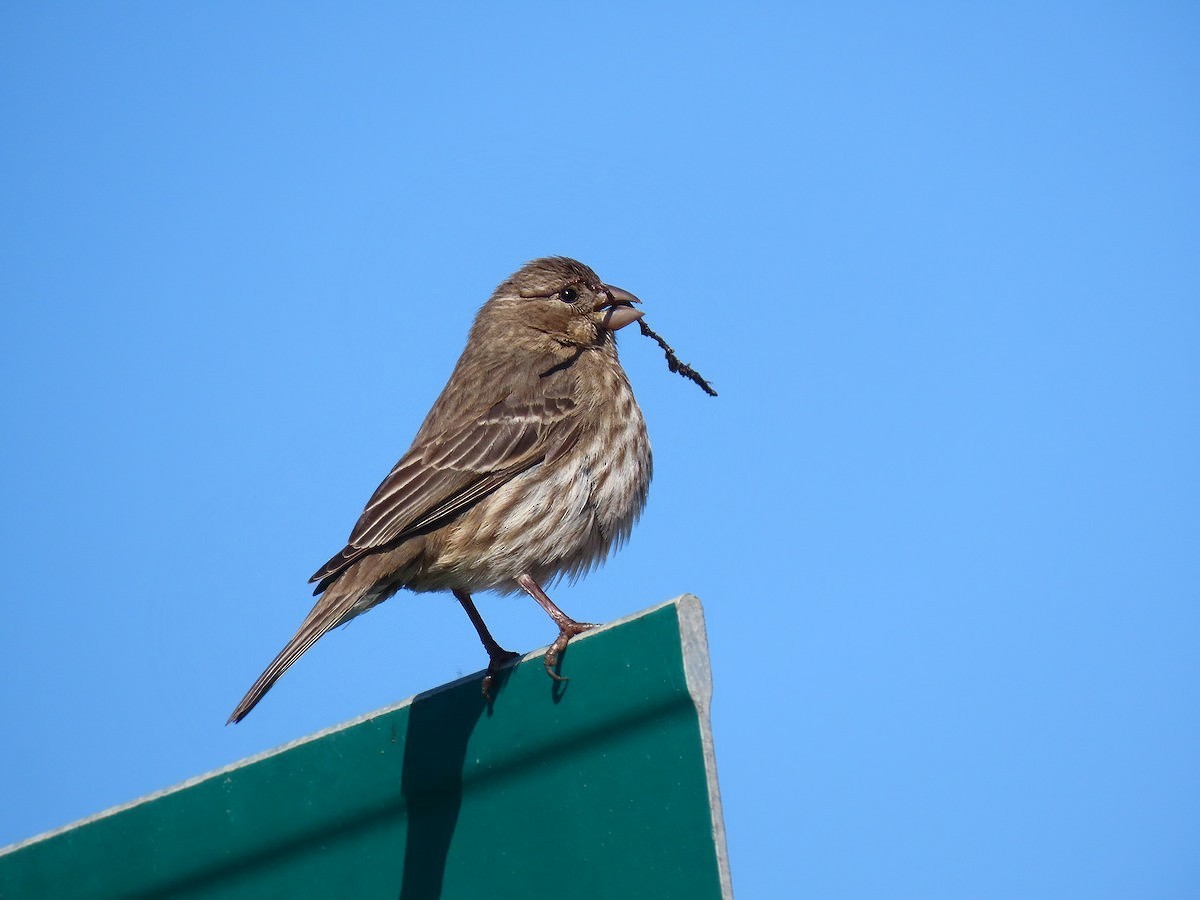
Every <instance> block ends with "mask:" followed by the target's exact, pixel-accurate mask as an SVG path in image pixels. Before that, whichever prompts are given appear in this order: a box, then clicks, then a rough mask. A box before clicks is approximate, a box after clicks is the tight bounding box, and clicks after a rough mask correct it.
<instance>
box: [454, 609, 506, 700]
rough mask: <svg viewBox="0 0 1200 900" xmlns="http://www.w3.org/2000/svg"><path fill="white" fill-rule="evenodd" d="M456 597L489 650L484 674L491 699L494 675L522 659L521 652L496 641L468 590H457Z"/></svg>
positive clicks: (486, 691)
mask: <svg viewBox="0 0 1200 900" xmlns="http://www.w3.org/2000/svg"><path fill="white" fill-rule="evenodd" d="M454 597H455V599H456V600H458V602H459V603H461V604H462V608H463V609H465V610H466V611H467V617H468V618H469V619H470V620H471V624H472V625H474V626H475V631H476V632H478V634H479V640H480V641H482V642H483V649H484V650H486V651H487V655H488V667H487V674H486V675H484V676H483V696H485V697H487V698H488V699H489V700H490V699H491V698H492V695H491V693H490V691H491V688H492V678H493V676H494V675H495V674H496V673H497V672H499V671H500V670H501V669H502V668H504V666H505V665H506V664H507V663H510V662H512V661H513V660H514V659H520V657H521V654H520V653H513V652H512V651H511V650H505V649H504V648H503V647H501V646H500V645H499V644H497V643H496V639H495V638H494V637H492V633H491V632H490V631H488V627H487V625H485V624H484V622H483V616H481V615H480V614H479V610H477V609H476V608H475V601H474V600H472V599H471V595H470V594H468V593H467V592H466V591H455V592H454Z"/></svg>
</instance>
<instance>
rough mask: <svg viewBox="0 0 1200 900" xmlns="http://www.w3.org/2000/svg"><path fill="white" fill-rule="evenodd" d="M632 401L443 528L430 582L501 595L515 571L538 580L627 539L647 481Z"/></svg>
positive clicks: (642, 431) (593, 561)
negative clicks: (564, 450)
mask: <svg viewBox="0 0 1200 900" xmlns="http://www.w3.org/2000/svg"><path fill="white" fill-rule="evenodd" d="M632 399H633V398H632V394H630V395H629V402H628V404H625V403H619V404H618V409H619V410H620V412H622V413H623V415H620V416H616V417H612V419H611V421H610V422H609V424H608V425H607V426H603V425H601V426H598V427H595V428H592V429H590V430H589V431H588V432H586V433H585V434H583V435H581V436H580V438H579V440H578V441H577V443H576V444H575V446H574V447H573V448H572V449H571V450H570V451H569V452H568V453H566V454H564V455H563V456H561V457H559V458H558V459H555V460H552V461H549V462H544V463H541V464H539V465H536V466H534V467H533V468H531V469H529V470H528V471H526V472H524V473H522V474H521V475H519V476H517V477H516V478H514V479H513V480H512V481H510V482H509V483H508V484H506V485H505V486H503V487H501V488H500V489H499V490H497V491H496V492H495V493H493V494H491V495H489V496H488V497H486V498H484V499H483V500H481V501H480V502H479V503H478V504H476V505H475V506H474V507H473V508H472V509H471V510H470V511H469V512H467V513H466V514H465V515H463V516H462V518H461V519H459V520H458V522H456V523H455V524H454V525H453V526H451V527H449V528H448V529H447V530H446V534H445V540H444V543H443V544H442V546H441V547H440V549H439V551H438V553H437V555H436V559H434V560H430V561H429V563H430V565H429V567H428V569H427V570H426V575H427V577H429V578H430V579H431V580H432V582H433V583H431V584H430V585H429V588H434V589H436V588H437V587H438V586H440V584H441V583H444V584H445V585H447V586H454V587H460V588H464V589H466V590H488V589H493V590H498V591H501V592H505V593H506V592H510V591H513V590H517V586H516V584H515V583H514V579H515V578H516V577H517V576H519V575H522V574H529V575H531V576H532V577H533V578H534V579H535V580H536V581H538V582H539V583H543V584H545V583H548V582H550V581H553V580H554V579H555V578H556V577H558V576H561V575H569V576H571V577H574V576H577V575H580V574H583V573H584V572H586V571H588V570H589V569H591V568H593V567H594V566H596V565H598V564H599V563H601V562H603V561H604V559H605V558H606V557H607V556H608V554H609V552H610V551H611V550H613V549H614V548H615V547H618V546H620V544H622V543H623V542H624V541H625V540H626V539H627V538H628V537H629V533H630V531H631V530H632V528H633V525H634V522H636V521H637V518H638V516H639V515H640V514H641V512H642V509H643V508H644V506H645V503H646V493H647V490H648V488H649V486H650V476H651V465H652V464H651V455H650V441H649V439H648V437H647V435H646V425H645V422H644V420H643V419H642V414H641V411H640V410H639V409H638V408H637V405H636V404H635V403H633V402H632ZM468 585H469V586H468ZM429 588H426V589H429Z"/></svg>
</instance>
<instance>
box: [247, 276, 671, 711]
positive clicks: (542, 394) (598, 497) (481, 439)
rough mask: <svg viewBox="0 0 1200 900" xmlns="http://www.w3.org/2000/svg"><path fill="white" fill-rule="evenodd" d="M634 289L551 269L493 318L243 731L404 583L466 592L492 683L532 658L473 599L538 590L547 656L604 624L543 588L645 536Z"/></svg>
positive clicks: (276, 664)
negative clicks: (326, 640)
mask: <svg viewBox="0 0 1200 900" xmlns="http://www.w3.org/2000/svg"><path fill="white" fill-rule="evenodd" d="M638 302H639V301H638V299H637V298H636V297H634V296H633V295H632V294H630V293H628V292H626V291H623V290H621V289H620V288H616V287H612V286H611V285H607V284H604V283H603V282H601V281H600V279H599V278H597V277H596V273H595V272H593V271H592V270H591V269H589V268H588V267H587V266H585V265H583V264H582V263H579V262H576V261H575V260H573V259H566V258H564V257H554V258H548V259H538V260H535V261H533V262H531V263H529V264H528V265H526V266H525V267H524V268H522V269H521V270H520V271H519V272H517V273H516V274H514V275H513V276H512V277H511V278H509V279H508V280H507V281H505V282H504V283H503V284H501V285H500V286H499V287H498V288H496V291H495V293H493V294H492V296H491V298H490V299H489V300H488V301H487V303H485V304H484V305H483V307H482V308H481V309H480V310H479V313H478V315H477V316H476V317H475V323H474V325H472V327H471V333H470V336H469V337H468V339H467V346H466V349H465V350H463V353H462V356H461V357H460V358H459V360H458V364H457V365H456V366H455V367H454V372H453V374H451V376H450V381H449V383H447V385H446V387H445V388H444V389H443V390H442V393H441V396H439V397H438V399H437V402H435V403H434V404H433V409H431V410H430V411H429V414H428V415H427V416H426V417H425V421H424V423H423V424H422V425H421V428H420V430H419V431H418V432H417V436H416V437H415V438H414V439H413V443H412V446H411V447H410V448H409V450H408V452H407V453H405V454H404V456H403V457H402V458H401V459H400V461H399V462H398V463H396V466H395V468H393V469H392V471H391V472H390V473H389V474H388V476H387V478H385V479H384V480H383V483H382V484H381V485H379V487H378V489H376V491H375V493H374V494H373V495H372V496H371V499H370V500H369V501H368V502H367V506H366V508H365V509H364V510H363V513H362V516H361V517H360V518H359V520H358V522H357V524H356V525H355V526H354V530H353V531H351V533H350V539H349V541H348V542H347V544H346V546H345V548H343V549H342V550H341V551H340V552H338V553H337V555H335V556H334V557H333V559H331V560H329V562H327V563H326V564H325V565H324V566H322V567H321V568H320V569H319V570H318V571H317V573H316V574H315V575H313V577H312V579H310V580H311V581H315V582H317V588H316V592H315V593H316V594H317V595H318V596H319V597H320V599H319V600H317V603H316V605H315V606H314V607H313V608H312V611H311V612H309V614H308V615H307V616H306V617H305V619H304V621H303V622H302V623H301V625H300V628H299V630H298V631H297V632H296V634H295V635H294V636H293V637H292V639H291V640H290V641H288V643H287V645H286V646H285V647H284V648H283V650H281V651H280V652H279V655H278V656H276V657H275V659H274V660H273V661H272V662H271V664H270V665H269V666H267V669H266V671H265V672H263V673H262V675H260V676H259V678H258V680H257V681H256V682H254V685H253V687H251V688H250V690H249V692H248V693H247V694H246V696H245V697H244V698H243V699H242V702H241V703H239V704H238V706H237V709H235V710H234V711H233V715H231V716H230V717H229V721H230V722H239V721H241V720H242V719H243V718H245V716H246V714H247V713H249V712H250V710H251V709H253V708H254V706H255V704H257V703H258V701H259V700H261V699H262V697H263V695H264V694H265V693H266V692H267V691H268V690H270V688H271V686H272V685H273V684H274V683H275V682H276V680H278V678H279V676H280V675H282V674H283V673H284V671H286V670H287V668H288V667H289V666H290V665H291V664H292V663H294V662H295V661H296V660H297V659H299V658H300V655H301V654H302V653H304V651H306V650H307V649H308V648H309V647H311V646H312V645H313V644H314V643H315V642H316V640H317V639H318V638H319V637H321V635H323V634H325V632H327V631H329V630H330V629H331V628H334V627H335V626H337V625H341V624H343V623H345V622H348V621H349V620H350V619H352V618H354V617H355V616H357V615H360V614H361V613H364V612H366V611H367V610H368V609H370V608H371V607H372V606H375V605H376V604H377V603H382V602H383V601H384V600H386V599H387V598H388V597H390V596H391V595H392V594H394V593H396V591H398V590H399V589H400V588H408V589H409V590H411V591H418V592H419V591H451V592H453V594H454V596H455V597H456V598H457V599H458V602H459V603H461V604H462V606H463V609H465V610H466V613H467V615H468V616H469V617H470V619H471V622H472V624H473V625H474V626H475V629H476V631H477V632H478V633H479V639H480V640H481V641H482V642H483V646H484V649H485V650H486V651H487V654H488V670H487V676H486V677H485V679H484V692H485V693H486V692H487V690H488V685H489V684H490V681H491V677H492V675H493V674H494V673H495V672H496V671H497V669H498V668H499V667H501V666H502V665H503V664H504V663H505V662H507V661H509V660H510V659H513V658H515V657H516V655H517V654H515V653H509V652H508V651H507V650H504V649H503V648H502V647H501V646H500V645H499V644H497V643H496V641H495V640H494V639H493V638H492V636H491V634H490V633H489V632H488V629H487V626H486V625H485V624H484V622H483V619H482V618H481V617H480V615H479V612H478V610H477V609H476V608H475V604H474V602H473V601H472V599H471V595H472V594H473V593H475V592H476V591H484V590H494V591H499V592H501V593H512V592H514V591H516V590H517V589H521V590H524V591H525V592H526V593H528V594H529V595H530V596H532V597H533V598H534V600H536V601H537V602H538V603H539V604H540V605H541V606H542V608H543V609H545V610H546V612H547V613H549V614H550V617H551V618H552V619H553V620H554V622H555V624H556V625H557V626H558V637H557V638H556V639H555V641H554V643H553V644H552V645H551V647H550V650H549V652H548V653H547V654H546V659H545V665H546V671H547V672H548V673H550V675H551V676H552V677H555V678H557V677H558V676H557V675H556V674H555V672H554V667H555V665H556V663H557V661H558V658H559V655H560V654H561V653H562V652H563V650H564V649H565V648H566V646H567V642H568V641H569V640H570V639H571V638H572V637H573V636H574V635H577V634H579V633H580V632H582V631H585V630H586V629H588V628H590V627H592V626H591V625H588V624H587V623H581V622H576V621H575V620H573V619H571V618H570V617H569V616H567V615H566V614H565V613H563V611H562V610H560V609H559V608H558V607H557V606H555V605H554V603H553V601H551V599H550V598H549V597H548V596H547V595H546V592H545V591H544V590H542V585H543V584H548V583H549V582H551V581H552V580H553V579H555V578H557V577H558V576H560V575H564V574H565V575H571V576H575V575H579V574H582V573H584V572H587V571H588V570H590V569H591V568H592V567H593V566H596V565H598V564H599V563H601V562H602V561H603V560H604V559H605V558H606V557H607V556H608V553H609V551H611V550H612V549H613V548H614V547H616V546H619V545H620V544H621V543H623V542H624V541H625V539H626V538H628V537H629V533H630V530H631V529H632V527H633V523H634V522H635V521H636V520H637V518H638V516H639V515H640V514H641V512H642V508H643V507H644V506H645V503H646V492H647V490H648V488H649V485H650V473H651V460H650V441H649V438H648V437H647V435H646V423H645V420H644V419H643V418H642V412H641V410H640V409H639V408H638V405H637V402H636V401H635V400H634V397H633V391H632V389H631V388H630V386H629V380H628V378H626V376H625V372H624V370H623V369H622V368H621V364H620V362H619V361H618V359H617V345H616V339H615V335H614V332H615V331H617V329H619V328H623V327H624V326H626V325H628V324H629V323H631V322H634V321H637V320H638V319H639V318H641V316H642V313H641V312H640V311H638V310H636V309H634V308H633V306H632V304H634V303H638Z"/></svg>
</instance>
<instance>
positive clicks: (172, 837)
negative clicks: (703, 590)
mask: <svg viewBox="0 0 1200 900" xmlns="http://www.w3.org/2000/svg"><path fill="white" fill-rule="evenodd" d="M703 640H704V638H703V619H702V617H701V613H700V609H699V602H698V601H696V600H695V598H691V597H684V598H680V599H679V600H677V601H672V602H671V603H668V604H664V605H662V606H660V607H656V608H654V609H651V610H648V611H647V612H646V613H644V614H640V615H638V616H635V617H631V618H630V619H629V620H626V621H623V622H621V623H617V624H616V625H614V626H612V627H610V628H607V629H605V630H603V631H600V632H598V633H595V634H593V635H589V636H587V637H586V638H582V639H576V640H575V641H572V643H571V646H570V648H569V649H568V651H567V653H566V655H565V657H564V660H563V669H562V671H563V673H564V674H566V675H569V676H570V678H571V681H570V682H569V683H567V684H564V685H556V684H555V683H554V682H552V681H551V680H550V679H549V678H547V677H546V674H545V672H544V670H543V668H542V664H541V659H540V658H532V659H526V660H524V661H523V662H521V663H520V664H519V665H518V666H517V667H516V668H515V669H512V670H509V672H508V673H506V677H503V678H502V679H501V681H500V684H499V688H498V689H496V688H493V698H494V702H493V704H492V705H491V707H490V708H489V705H488V704H487V703H486V702H485V701H484V699H483V697H482V696H481V694H480V686H479V680H478V678H471V679H465V680H463V681H462V682H456V683H454V684H451V685H448V686H446V687H444V688H441V689H439V690H436V691H431V692H429V693H427V694H423V695H419V696H417V697H416V698H414V699H413V700H412V701H411V702H406V703H404V704H400V705H398V706H397V707H394V708H391V709H387V710H384V711H382V712H379V713H375V714H373V715H371V716H369V717H367V718H365V719H363V720H359V721H356V722H352V723H350V724H348V725H345V726H341V727H339V728H336V729H333V730H331V731H329V732H326V733H323V734H320V735H316V736H314V737H313V738H311V739H307V740H305V741H302V742H298V743H296V744H293V745H290V746H288V747H285V748H282V749H281V750H279V751H275V752H272V753H271V754H267V755H265V756H263V757H259V758H256V759H252V760H248V761H246V762H244V763H241V764H239V765H237V766H234V767H231V768H229V769H227V770H223V771H219V772H216V773H213V774H211V775H208V776H204V777H202V778H199V779H196V780H195V781H194V782H191V783H188V784H185V785H182V786H180V787H179V788H176V789H173V790H171V791H168V792H165V793H163V794H160V795H157V796H153V797H150V798H147V799H146V800H144V801H141V802H139V803H137V804H134V805H131V806H129V807H126V808H122V809H119V810H117V811H115V812H113V813H111V814H106V815H103V816H100V817H97V818H95V819H92V820H88V821H85V822H83V823H80V824H78V825H76V826H73V827H70V828H67V829H64V830H62V831H59V832H55V833H52V834H50V835H49V836H46V837H44V838H41V839H37V840H34V841H31V842H27V843H25V844H22V845H17V846H16V847H15V848H12V849H10V850H9V851H7V852H4V853H3V854H2V855H0V897H3V898H5V900H15V898H24V897H54V898H71V897H143V896H147V897H148V896H168V897H216V896H219V897H228V898H237V897H247V898H249V897H253V898H263V897H388V898H393V900H395V898H397V897H399V898H405V900H411V898H425V897H439V896H440V897H447V898H477V897H495V898H501V897H516V896H519V895H530V896H542V895H548V896H562V897H571V898H580V900H585V898H592V897H645V896H652V897H664V898H666V897H681V898H689V900H703V898H709V897H712V898H717V897H722V896H729V894H730V892H729V888H728V884H729V881H728V868H727V865H726V864H725V861H724V860H725V856H724V853H725V849H724V837H723V832H722V828H721V822H720V806H719V797H718V796H717V795H716V792H715V785H716V781H715V771H714V770H713V762H712V755H711V740H710V739H709V738H708V735H709V732H708V722H707V699H708V690H709V687H708V685H709V682H708V670H707V654H706V652H705V650H704V647H703ZM685 657H686V658H687V661H686V662H685ZM689 680H690V682H691V686H690V689H689ZM214 727H219V726H218V725H216V724H214ZM706 746H707V748H708V752H707V753H706ZM714 804H715V808H716V810H717V812H716V814H715V815H714V813H713V808H714ZM722 885H724V889H723V887H722Z"/></svg>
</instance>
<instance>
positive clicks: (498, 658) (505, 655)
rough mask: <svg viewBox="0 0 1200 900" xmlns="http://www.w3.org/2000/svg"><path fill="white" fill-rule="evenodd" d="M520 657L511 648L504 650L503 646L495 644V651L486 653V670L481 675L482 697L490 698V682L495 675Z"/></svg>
mask: <svg viewBox="0 0 1200 900" xmlns="http://www.w3.org/2000/svg"><path fill="white" fill-rule="evenodd" d="M520 658H521V654H520V653H513V652H512V651H511V650H505V649H504V648H503V647H500V646H497V647H496V652H495V653H490V654H488V667H487V672H486V673H485V674H484V676H483V696H484V699H487V700H491V699H492V682H493V680H494V678H495V676H496V675H497V674H498V673H499V672H500V670H501V669H503V668H504V667H505V666H507V665H508V664H509V663H511V662H515V661H516V660H518V659H520Z"/></svg>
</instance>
